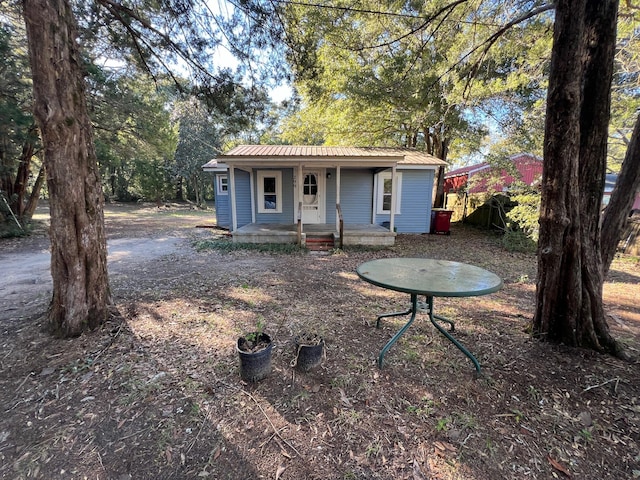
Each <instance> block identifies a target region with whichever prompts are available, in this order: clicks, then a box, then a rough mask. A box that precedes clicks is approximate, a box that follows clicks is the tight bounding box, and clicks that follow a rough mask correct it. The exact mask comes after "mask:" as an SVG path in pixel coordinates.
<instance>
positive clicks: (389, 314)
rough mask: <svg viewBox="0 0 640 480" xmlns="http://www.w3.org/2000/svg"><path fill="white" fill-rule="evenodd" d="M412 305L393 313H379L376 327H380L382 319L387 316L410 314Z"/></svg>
mask: <svg viewBox="0 0 640 480" xmlns="http://www.w3.org/2000/svg"><path fill="white" fill-rule="evenodd" d="M411 311H412V310H411V307H409V308H408V309H407V310H405V311H404V312H393V313H383V314H382V315H378V319H377V320H376V328H380V320H381V319H383V318H387V317H399V316H401V315H409V314H410V313H411Z"/></svg>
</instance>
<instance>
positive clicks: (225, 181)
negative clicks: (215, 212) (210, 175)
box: [216, 175, 229, 195]
mask: <svg viewBox="0 0 640 480" xmlns="http://www.w3.org/2000/svg"><path fill="white" fill-rule="evenodd" d="M216 178H217V179H218V188H217V192H216V193H217V194H218V195H229V178H228V177H227V176H226V175H218V176H217V177H216Z"/></svg>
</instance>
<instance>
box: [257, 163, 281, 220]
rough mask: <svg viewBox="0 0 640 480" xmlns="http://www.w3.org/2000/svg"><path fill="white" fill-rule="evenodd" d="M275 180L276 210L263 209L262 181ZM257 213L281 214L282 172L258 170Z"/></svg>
mask: <svg viewBox="0 0 640 480" xmlns="http://www.w3.org/2000/svg"><path fill="white" fill-rule="evenodd" d="M270 177H273V178H275V179H276V208H275V210H274V209H267V208H264V179H265V178H270ZM257 180H258V213H282V172H281V171H278V170H258V172H257Z"/></svg>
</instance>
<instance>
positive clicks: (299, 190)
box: [294, 163, 304, 233]
mask: <svg viewBox="0 0 640 480" xmlns="http://www.w3.org/2000/svg"><path fill="white" fill-rule="evenodd" d="M302 167H303V165H302V163H299V164H298V173H297V175H296V178H297V180H298V181H297V182H296V184H297V185H296V195H297V202H296V203H295V204H294V209H296V208H298V207H299V205H301V204H302V208H303V209H304V202H303V199H304V195H303V190H302V188H303V185H302V183H303V178H302ZM302 212H303V210H300V211H298V212H295V213H294V215H295V218H296V222H297V221H298V220H297V217H298V214H300V225H301V226H302V230H304V222H303V221H302ZM300 233H302V232H300Z"/></svg>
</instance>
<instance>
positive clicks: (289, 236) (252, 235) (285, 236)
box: [231, 223, 396, 246]
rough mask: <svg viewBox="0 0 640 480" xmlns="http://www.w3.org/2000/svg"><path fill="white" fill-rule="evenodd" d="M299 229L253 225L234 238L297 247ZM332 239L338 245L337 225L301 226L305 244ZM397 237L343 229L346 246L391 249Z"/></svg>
mask: <svg viewBox="0 0 640 480" xmlns="http://www.w3.org/2000/svg"><path fill="white" fill-rule="evenodd" d="M297 231H298V230H297V225H295V224H276V223H261V224H258V223H250V224H248V225H244V226H242V227H240V228H238V229H237V230H235V231H233V232H232V233H231V234H232V236H233V241H234V242H237V243H296V242H297V241H298V238H297ZM314 235H333V236H334V239H335V241H336V243H338V242H339V239H338V237H339V233H338V231H337V229H336V226H335V224H332V223H324V224H308V225H303V226H302V242H303V244H304V243H305V242H306V237H307V236H314ZM395 239H396V234H395V232H390V231H389V230H388V229H386V228H384V227H381V226H380V225H375V224H366V223H364V224H350V225H345V226H344V231H343V240H344V244H345V245H380V246H389V245H393V244H394V243H395Z"/></svg>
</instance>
